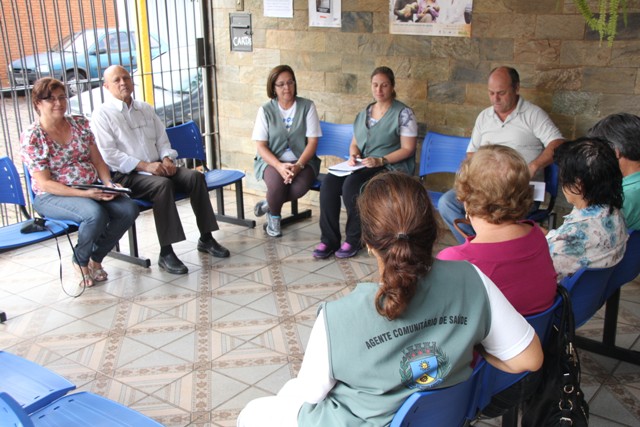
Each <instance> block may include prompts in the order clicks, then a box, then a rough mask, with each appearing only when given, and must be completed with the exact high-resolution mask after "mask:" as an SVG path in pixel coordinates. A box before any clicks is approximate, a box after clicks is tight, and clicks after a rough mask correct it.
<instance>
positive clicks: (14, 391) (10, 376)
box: [0, 351, 76, 414]
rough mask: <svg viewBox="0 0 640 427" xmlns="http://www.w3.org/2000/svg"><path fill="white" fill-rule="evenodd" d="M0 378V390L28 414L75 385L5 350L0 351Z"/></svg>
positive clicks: (62, 394)
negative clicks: (0, 379)
mask: <svg viewBox="0 0 640 427" xmlns="http://www.w3.org/2000/svg"><path fill="white" fill-rule="evenodd" d="M0 378H2V381H1V382H0V392H5V393H7V394H9V395H10V396H11V397H12V398H13V399H15V401H16V402H17V403H18V404H19V405H20V406H21V407H22V408H23V409H24V411H25V412H26V413H28V414H30V413H32V412H34V411H36V410H38V409H40V408H42V407H44V406H46V405H48V404H49V403H51V402H53V401H54V400H56V399H58V398H59V397H62V396H64V395H65V394H67V393H68V392H69V391H71V390H73V389H75V388H76V386H75V385H74V384H73V383H71V382H69V381H67V379H65V378H63V377H61V376H60V375H58V374H56V373H55V372H53V371H51V370H49V369H47V368H45V367H43V366H40V365H38V364H36V363H34V362H31V361H30V360H27V359H24V358H22V357H20V356H16V355H14V354H11V353H7V352H6V351H0Z"/></svg>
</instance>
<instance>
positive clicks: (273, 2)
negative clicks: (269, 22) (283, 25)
mask: <svg viewBox="0 0 640 427" xmlns="http://www.w3.org/2000/svg"><path fill="white" fill-rule="evenodd" d="M264 16H267V17H270V18H293V0H264Z"/></svg>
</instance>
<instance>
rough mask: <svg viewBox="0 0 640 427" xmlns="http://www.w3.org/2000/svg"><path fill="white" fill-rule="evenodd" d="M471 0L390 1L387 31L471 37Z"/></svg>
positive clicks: (392, 32)
mask: <svg viewBox="0 0 640 427" xmlns="http://www.w3.org/2000/svg"><path fill="white" fill-rule="evenodd" d="M472 6H473V0H389V32H390V33H391V34H415V35H424V36H449V37H471V10H472Z"/></svg>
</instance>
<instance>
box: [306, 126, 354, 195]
mask: <svg viewBox="0 0 640 427" xmlns="http://www.w3.org/2000/svg"><path fill="white" fill-rule="evenodd" d="M320 129H322V136H321V137H320V138H318V148H316V155H317V156H334V157H338V158H340V159H343V160H347V159H349V146H350V145H351V140H352V139H353V124H351V123H345V124H341V123H330V122H323V121H321V122H320ZM325 176H326V174H324V173H321V174H320V175H318V179H317V180H316V181H315V182H314V183H313V185H312V186H311V189H312V190H315V191H320V187H321V186H322V180H323V179H324V177H325Z"/></svg>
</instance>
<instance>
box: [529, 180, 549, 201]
mask: <svg viewBox="0 0 640 427" xmlns="http://www.w3.org/2000/svg"><path fill="white" fill-rule="evenodd" d="M529 185H531V186H533V201H534V202H544V190H545V188H546V186H545V183H544V182H539V181H530V182H529Z"/></svg>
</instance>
